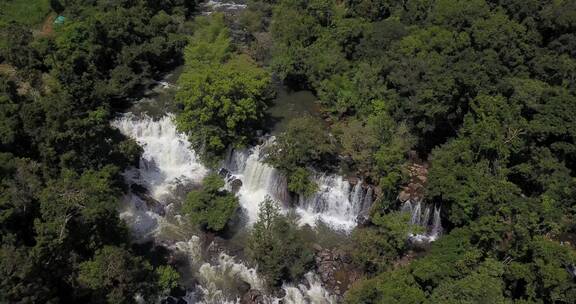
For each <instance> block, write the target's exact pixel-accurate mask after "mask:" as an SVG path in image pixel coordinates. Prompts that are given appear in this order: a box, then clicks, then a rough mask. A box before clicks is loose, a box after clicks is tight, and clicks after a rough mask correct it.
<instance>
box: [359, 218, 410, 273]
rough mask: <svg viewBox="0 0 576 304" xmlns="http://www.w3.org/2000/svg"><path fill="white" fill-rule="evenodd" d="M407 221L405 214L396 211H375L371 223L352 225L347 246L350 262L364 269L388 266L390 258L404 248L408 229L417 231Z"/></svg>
mask: <svg viewBox="0 0 576 304" xmlns="http://www.w3.org/2000/svg"><path fill="white" fill-rule="evenodd" d="M408 221H409V215H408V214H402V213H400V212H392V213H389V214H386V215H379V214H376V215H375V216H374V217H373V218H372V222H373V223H374V226H373V227H367V228H362V229H356V230H355V231H354V234H353V235H352V238H353V241H354V247H353V248H352V249H351V251H352V257H353V260H354V262H355V263H356V264H357V265H359V266H360V267H362V269H364V271H366V272H368V273H378V272H382V271H384V270H386V269H388V268H389V267H390V265H391V262H392V261H393V260H395V259H396V258H397V257H398V256H401V255H402V254H404V253H405V252H406V250H407V249H408V243H407V237H408V235H409V233H417V232H419V229H418V228H417V227H414V226H412V225H410V224H409V223H408Z"/></svg>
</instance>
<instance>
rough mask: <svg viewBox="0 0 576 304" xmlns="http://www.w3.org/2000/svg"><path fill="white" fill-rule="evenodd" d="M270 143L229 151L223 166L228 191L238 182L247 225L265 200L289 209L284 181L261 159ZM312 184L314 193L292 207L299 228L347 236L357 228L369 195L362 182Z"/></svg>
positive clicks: (330, 178)
mask: <svg viewBox="0 0 576 304" xmlns="http://www.w3.org/2000/svg"><path fill="white" fill-rule="evenodd" d="M273 140H274V138H273V137H270V138H269V139H268V140H266V141H265V142H264V143H263V144H262V145H259V146H256V147H254V148H252V149H250V150H239V151H230V153H229V154H228V157H227V159H226V161H225V162H224V164H223V167H224V169H226V171H227V172H228V177H227V181H228V186H227V187H228V189H231V188H233V187H232V185H231V183H232V181H234V180H236V179H239V180H241V181H242V186H241V187H240V190H239V191H238V196H239V199H240V204H241V205H242V207H243V209H244V210H245V211H246V213H247V215H248V219H249V220H248V222H249V223H253V222H254V221H256V219H257V217H258V208H259V204H260V202H262V201H263V200H264V199H265V198H266V196H269V197H271V198H272V199H274V200H276V201H279V202H281V203H282V205H284V206H287V205H289V201H290V196H289V194H288V190H287V183H286V178H285V177H284V176H283V175H282V174H280V172H278V170H276V169H275V168H273V167H271V166H270V165H268V164H266V163H264V161H263V159H262V157H263V155H262V150H263V149H265V147H266V145H269V144H270V143H271V142H272V141H273ZM315 181H316V183H317V184H318V187H319V190H318V192H317V193H315V194H314V195H312V196H310V197H303V196H299V198H298V201H297V204H296V205H297V206H296V213H297V214H298V215H299V217H300V219H299V223H300V224H301V225H305V224H308V225H310V226H312V227H314V226H316V225H317V223H318V222H319V221H321V222H323V223H325V224H326V225H328V226H329V227H331V228H332V229H334V230H340V231H346V232H349V231H351V230H352V229H353V228H354V227H355V226H356V225H357V220H358V218H359V217H367V215H368V211H369V210H370V207H371V205H372V195H373V193H372V189H371V188H370V187H364V185H363V183H362V181H358V182H357V183H356V184H355V185H354V186H352V185H350V183H349V182H348V181H347V180H345V179H344V178H343V177H342V176H338V175H318V176H317V177H315Z"/></svg>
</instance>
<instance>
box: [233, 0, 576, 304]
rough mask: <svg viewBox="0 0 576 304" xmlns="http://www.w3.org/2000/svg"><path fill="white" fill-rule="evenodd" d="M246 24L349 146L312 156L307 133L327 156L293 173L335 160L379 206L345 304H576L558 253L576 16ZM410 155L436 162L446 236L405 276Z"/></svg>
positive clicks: (366, 16)
mask: <svg viewBox="0 0 576 304" xmlns="http://www.w3.org/2000/svg"><path fill="white" fill-rule="evenodd" d="M245 14H246V15H247V16H245V18H244V19H245V20H247V21H246V22H245V24H246V26H247V28H249V29H250V30H251V31H252V32H254V33H258V32H262V31H268V32H269V33H270V35H271V36H272V41H273V42H272V43H271V44H265V43H263V41H264V40H262V39H258V37H259V36H258V35H257V34H255V35H254V37H255V39H254V40H253V48H255V49H261V48H268V49H267V54H268V56H269V57H268V58H267V60H268V61H269V63H270V65H271V66H272V68H273V70H274V72H275V73H276V74H278V75H280V76H281V77H282V78H283V79H285V81H289V82H291V83H293V84H295V85H298V86H301V87H307V88H310V89H312V90H314V91H315V92H316V93H317V95H318V98H319V100H320V102H321V104H322V106H323V111H324V113H325V115H326V116H327V120H329V121H331V122H332V123H331V124H330V128H331V129H332V130H331V131H332V133H333V134H336V137H337V139H338V143H337V144H338V147H337V148H335V150H332V151H325V150H318V151H316V152H313V151H314V149H313V148H312V149H310V147H317V148H319V149H321V148H320V147H324V145H322V144H321V143H322V142H323V139H322V138H323V137H322V136H307V135H303V136H306V137H308V138H309V140H310V139H312V140H318V142H316V143H313V144H311V145H304V146H301V147H307V148H305V149H306V152H308V153H306V152H298V153H296V155H298V156H300V158H298V157H297V159H295V160H294V161H291V163H290V165H291V166H297V167H300V168H302V167H308V168H310V167H312V168H319V167H320V166H322V161H324V160H326V161H331V159H332V158H330V157H320V158H316V157H315V156H319V155H321V154H319V153H320V152H330V153H340V154H341V155H346V156H349V157H348V163H349V165H350V166H352V168H355V170H356V171H357V172H360V173H362V174H364V175H365V177H367V178H369V179H371V180H372V182H373V183H375V184H377V185H379V186H380V188H381V190H382V192H383V195H382V196H381V199H380V201H379V202H378V203H377V204H376V205H375V206H374V207H373V210H372V215H371V224H370V225H368V226H367V227H365V228H360V229H357V230H356V231H355V233H354V239H355V247H357V248H356V249H357V250H356V251H357V252H358V254H355V259H356V261H357V263H358V264H359V265H360V266H362V267H364V268H365V271H366V272H367V274H368V278H369V279H367V280H364V281H362V282H359V283H357V284H356V285H355V286H354V287H353V288H352V289H351V290H350V291H349V292H348V294H347V296H346V302H347V303H423V302H429V303H511V302H514V303H574V301H576V284H575V282H574V278H573V277H571V275H570V274H569V271H566V270H567V267H569V265H572V264H573V263H574V262H575V261H576V260H575V259H576V255H575V251H574V249H573V248H572V247H570V245H569V244H565V243H562V240H563V238H564V237H565V236H566V235H570V234H572V235H573V234H574V232H576V218H575V215H576V201H575V194H576V193H575V192H576V184H575V183H576V179H575V176H576V175H575V174H576V171H575V170H576V146H575V136H576V133H575V132H574V126H576V121H575V120H574V117H576V95H575V93H576V91H575V90H576V78H575V77H576V53H575V52H574V51H575V50H576V2H574V1H514V0H505V1H496V0H494V1H484V0H474V1H459V0H438V1H432V0H415V1H393V0H392V1H373V0H360V1H344V2H340V1H331V0H309V1H300V0H280V1H271V2H268V1H255V2H254V3H252V5H250V6H249V10H248V11H246V12H245ZM255 20H257V21H255ZM264 42H265V41H264ZM302 126H303V124H297V125H294V126H293V128H292V129H291V130H289V131H288V132H287V133H285V134H284V135H282V136H281V137H280V140H279V143H278V144H277V145H278V146H280V147H281V151H282V153H285V151H286V149H285V148H286V147H284V148H282V147H283V146H286V145H288V146H292V147H293V149H297V147H300V146H298V145H295V146H294V145H291V144H290V142H291V141H299V140H301V139H300V138H299V137H298V136H299V135H301V134H302V132H303V130H300V131H299V130H298V128H302ZM291 132H292V133H291ZM308 132H311V131H308ZM411 149H413V150H415V151H417V152H418V154H419V155H420V156H421V157H422V158H423V159H426V160H428V161H429V163H430V171H429V176H428V183H427V186H426V192H425V193H426V200H428V201H429V202H433V203H437V204H439V205H441V206H442V211H443V213H442V218H443V222H444V225H445V226H446V227H447V228H448V232H447V233H446V235H445V236H443V237H442V238H441V239H440V240H439V241H437V242H435V243H434V244H433V245H432V248H431V249H430V251H429V252H427V253H426V254H425V256H424V257H422V258H420V259H418V260H416V261H413V262H412V263H411V264H410V265H409V266H407V267H403V268H400V269H396V268H395V267H392V261H394V260H395V259H397V258H398V257H399V256H401V255H402V254H403V253H405V252H406V250H407V248H406V244H405V242H403V241H400V242H399V241H398V238H399V237H400V238H402V234H400V235H398V234H396V232H397V231H401V230H399V229H402V227H404V226H405V225H400V226H398V225H396V226H395V225H393V224H392V223H393V222H394V221H393V215H394V213H393V212H392V213H391V210H394V209H395V208H397V204H396V203H395V200H394V198H395V195H396V193H397V191H398V186H399V184H400V183H402V182H403V181H404V180H405V175H406V173H405V172H403V171H405V170H403V168H405V164H406V159H407V158H406V154H407V152H408V151H409V150H411ZM272 155H274V153H273V152H272ZM289 155H291V154H290V153H289ZM272 158H273V159H276V158H275V157H272ZM290 159H291V158H290V157H288V158H284V159H283V160H284V161H290ZM403 176H404V177H403ZM391 198H392V199H391ZM404 235H405V234H404Z"/></svg>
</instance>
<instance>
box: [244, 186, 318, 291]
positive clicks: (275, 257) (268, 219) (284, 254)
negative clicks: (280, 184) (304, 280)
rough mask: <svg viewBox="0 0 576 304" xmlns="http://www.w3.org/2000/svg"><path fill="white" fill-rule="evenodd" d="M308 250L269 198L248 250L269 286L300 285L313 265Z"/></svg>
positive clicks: (262, 210)
mask: <svg viewBox="0 0 576 304" xmlns="http://www.w3.org/2000/svg"><path fill="white" fill-rule="evenodd" d="M308 246H309V244H306V243H305V242H304V239H303V237H302V235H301V234H299V232H298V230H297V228H296V227H295V226H294V224H293V223H291V222H290V221H289V220H288V219H287V218H286V217H284V216H282V215H280V209H279V207H278V205H277V203H276V202H274V201H273V200H271V199H270V198H269V197H268V198H266V200H265V201H264V202H262V203H261V204H260V211H259V214H258V221H257V222H256V223H255V224H254V227H253V228H252V231H251V233H250V238H249V240H248V244H247V250H248V254H249V256H250V258H251V259H252V260H253V261H254V262H256V264H258V271H259V272H261V273H262V274H263V275H264V276H265V277H266V282H267V284H269V286H271V287H278V286H280V285H281V284H282V281H283V280H291V281H297V280H298V279H299V278H300V277H301V276H302V275H303V274H304V273H305V272H306V271H307V270H308V269H309V268H310V266H311V265H312V263H313V257H314V255H313V253H312V251H311V250H310V248H309V247H308Z"/></svg>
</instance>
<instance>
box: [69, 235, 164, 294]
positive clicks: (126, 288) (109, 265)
mask: <svg viewBox="0 0 576 304" xmlns="http://www.w3.org/2000/svg"><path fill="white" fill-rule="evenodd" d="M152 279H153V271H152V267H151V266H150V265H149V264H148V263H147V262H144V261H142V259H141V258H138V257H134V256H133V255H132V254H131V253H130V252H128V251H126V250H125V249H122V248H119V247H113V246H104V247H103V248H102V249H99V250H98V251H97V252H96V255H95V256H94V258H93V259H92V260H90V261H86V262H83V263H82V264H80V272H79V276H78V281H79V282H80V284H81V285H82V286H83V287H85V288H88V289H90V290H92V291H93V292H94V297H93V298H92V301H94V303H135V298H134V297H135V296H136V294H138V293H139V294H141V295H143V296H147V295H151V294H152V292H153V291H152V290H150V289H149V288H150V287H152V286H153V284H152V282H153V280H152ZM147 281H148V282H149V283H147Z"/></svg>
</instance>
